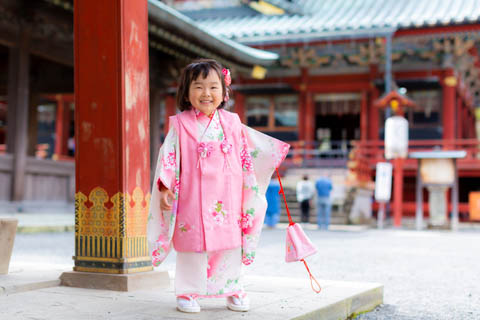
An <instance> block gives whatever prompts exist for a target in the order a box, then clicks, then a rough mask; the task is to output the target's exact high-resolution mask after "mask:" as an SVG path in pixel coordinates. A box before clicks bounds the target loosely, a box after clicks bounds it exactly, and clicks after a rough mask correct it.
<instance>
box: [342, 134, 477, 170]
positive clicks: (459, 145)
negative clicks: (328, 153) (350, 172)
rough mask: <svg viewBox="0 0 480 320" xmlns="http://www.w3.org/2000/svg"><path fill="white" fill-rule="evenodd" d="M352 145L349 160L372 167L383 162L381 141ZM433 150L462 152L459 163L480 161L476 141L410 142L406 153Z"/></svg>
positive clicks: (383, 147) (382, 143)
mask: <svg viewBox="0 0 480 320" xmlns="http://www.w3.org/2000/svg"><path fill="white" fill-rule="evenodd" d="M352 145H353V148H352V151H351V154H350V158H351V159H362V160H366V161H368V162H369V163H370V164H373V165H374V164H375V163H377V162H378V161H384V160H385V158H384V153H385V144H384V142H383V141H382V140H374V141H352ZM433 150H464V151H466V153H467V155H466V157H465V158H463V159H460V160H459V162H468V161H479V160H480V141H479V140H477V139H456V140H411V141H409V142H408V153H411V152H416V151H433ZM411 161H415V160H411Z"/></svg>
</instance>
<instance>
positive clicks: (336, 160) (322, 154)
mask: <svg viewBox="0 0 480 320" xmlns="http://www.w3.org/2000/svg"><path fill="white" fill-rule="evenodd" d="M289 144H290V145H291V148H290V151H289V153H288V156H287V159H286V161H285V165H286V166H288V167H303V168H308V167H346V165H347V160H348V155H349V153H350V150H351V149H352V145H351V144H350V141H347V140H344V141H328V142H318V141H313V142H306V141H292V142H289Z"/></svg>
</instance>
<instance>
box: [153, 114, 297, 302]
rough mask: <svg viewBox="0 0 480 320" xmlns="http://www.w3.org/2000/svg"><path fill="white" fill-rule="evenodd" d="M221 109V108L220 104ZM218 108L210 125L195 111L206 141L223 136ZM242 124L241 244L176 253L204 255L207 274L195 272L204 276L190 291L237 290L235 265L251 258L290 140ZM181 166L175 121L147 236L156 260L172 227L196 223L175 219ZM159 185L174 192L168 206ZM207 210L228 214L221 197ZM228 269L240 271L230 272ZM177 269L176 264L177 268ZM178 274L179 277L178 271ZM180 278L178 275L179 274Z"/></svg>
mask: <svg viewBox="0 0 480 320" xmlns="http://www.w3.org/2000/svg"><path fill="white" fill-rule="evenodd" d="M222 112H225V111H223V110H222ZM218 113H219V112H216V113H215V115H214V117H213V119H212V121H211V123H210V125H208V129H206V128H207V123H208V121H206V120H205V119H208V118H207V117H205V116H203V115H198V114H197V119H198V121H197V126H198V128H197V129H198V132H199V136H200V135H201V134H202V135H203V137H204V139H203V140H202V141H203V142H205V143H208V142H209V141H222V140H223V137H224V135H223V129H222V126H221V123H220V121H219V119H218ZM201 117H203V118H201ZM171 121H172V120H171ZM241 126H242V127H241V130H242V132H241V136H242V138H241V140H242V141H241V143H242V146H241V148H240V150H241V151H240V154H239V155H238V157H239V158H240V160H241V164H242V171H243V188H242V190H238V192H241V193H242V214H241V218H240V219H239V220H238V225H239V226H240V227H241V230H242V244H241V248H239V251H237V250H235V249H232V250H224V251H215V252H207V253H205V254H206V255H205V256H202V253H194V252H178V253H177V263H178V262H179V261H180V260H181V261H185V259H190V260H188V261H191V262H192V263H193V262H194V261H204V262H205V263H206V266H205V275H203V273H202V274H201V275H199V277H203V276H205V277H206V281H203V280H202V281H203V282H204V283H205V286H203V284H199V286H200V287H201V288H202V290H201V293H200V294H199V293H198V292H193V293H197V295H205V296H222V295H231V294H234V293H236V292H239V291H241V288H242V286H241V276H240V274H239V271H238V270H241V264H242V263H243V264H244V265H248V264H251V263H252V262H253V261H254V259H255V250H256V247H257V244H258V240H259V236H260V233H261V230H262V226H263V220H264V217H265V212H266V208H267V202H266V198H265V192H266V189H267V187H268V184H269V182H270V178H271V175H272V173H273V172H274V170H275V168H277V167H278V166H279V165H280V163H281V162H282V161H283V159H284V158H285V156H286V155H287V153H288V150H289V147H290V146H289V145H288V144H286V143H283V142H281V141H279V140H276V139H274V138H271V137H269V136H267V135H265V134H263V133H261V132H258V131H256V130H254V129H251V128H249V127H247V126H244V125H241ZM228 147H229V146H224V145H222V148H227V149H228ZM205 152H208V150H207V149H206V150H205ZM224 152H225V151H224ZM180 170H181V168H180V147H179V137H178V133H177V132H176V130H175V127H174V126H173V125H170V129H169V132H168V134H167V137H166V139H165V141H164V143H163V145H162V147H161V148H160V152H159V156H158V161H157V167H156V173H155V180H154V182H155V183H154V186H153V188H152V198H151V204H150V213H149V220H148V241H149V248H150V253H151V255H152V263H153V265H154V266H158V265H160V263H161V262H162V261H163V260H164V259H165V258H166V256H167V255H168V253H169V251H170V249H171V247H172V236H173V233H174V232H188V231H189V230H191V228H195V227H197V228H198V227H199V226H191V225H188V224H185V223H183V222H181V221H176V212H177V210H176V208H177V201H178V194H179V191H180V190H179V188H178V187H179V185H180V181H179V179H180ZM160 185H163V186H165V187H167V188H169V189H170V190H172V191H173V193H174V195H175V197H174V201H173V210H172V211H171V212H162V211H161V210H160V201H159V195H160V193H159V186H160ZM209 212H211V215H212V217H213V218H214V221H215V222H216V223H219V224H220V223H222V222H223V220H224V219H226V217H227V216H228V215H229V214H230V213H229V212H227V211H226V210H225V209H224V208H223V206H222V202H221V200H219V201H217V202H216V203H212V205H211V207H210V208H209ZM180 270H183V273H184V272H186V271H185V270H184V269H182V268H181V269H180ZM189 270H190V271H189V272H190V273H192V272H193V268H191V269H189ZM232 270H237V271H238V272H237V271H233V272H229V271H232ZM178 271H179V269H178V267H177V273H178ZM202 272H203V271H202ZM183 273H182V274H183ZM177 277H178V278H179V279H182V276H181V275H180V274H178V275H177ZM176 281H177V279H176ZM179 282H182V281H181V280H179ZM189 290H190V289H189V288H184V287H183V288H182V286H181V285H180V286H179V287H177V286H176V294H177V295H180V294H187V293H192V292H190V291H189Z"/></svg>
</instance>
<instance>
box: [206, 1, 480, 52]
mask: <svg viewBox="0 0 480 320" xmlns="http://www.w3.org/2000/svg"><path fill="white" fill-rule="evenodd" d="M275 1H277V2H279V1H280V0H275ZM271 2H274V1H273V0H271ZM291 3H293V4H295V5H296V6H297V7H301V8H303V10H302V11H303V13H304V14H299V13H297V14H291V13H290V14H288V13H287V14H285V15H277V16H267V15H256V16H243V17H242V16H240V17H238V16H236V17H235V16H228V15H223V14H221V12H217V14H216V13H215V9H211V10H210V14H209V15H205V13H204V15H203V17H208V16H209V18H201V19H199V20H196V21H197V23H198V24H199V25H200V26H202V27H204V28H205V29H206V30H209V31H210V32H212V33H213V34H216V35H219V36H224V37H227V38H230V39H232V40H236V41H239V42H242V43H246V44H255V43H278V42H288V41H298V40H306V39H318V40H321V39H327V38H329V39H332V38H342V37H343V38H355V37H371V36H372V37H373V36H379V35H382V34H386V33H391V32H394V31H395V30H397V29H412V28H420V27H432V26H445V25H455V24H469V23H478V22H479V20H480V0H293V1H292V2H291ZM298 11H299V10H297V12H298ZM290 12H292V11H290ZM199 14H200V13H199V12H197V15H199Z"/></svg>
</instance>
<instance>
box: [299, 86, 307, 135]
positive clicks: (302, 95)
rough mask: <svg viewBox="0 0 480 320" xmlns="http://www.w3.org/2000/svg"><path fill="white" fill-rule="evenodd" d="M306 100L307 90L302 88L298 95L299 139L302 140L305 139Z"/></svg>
mask: <svg viewBox="0 0 480 320" xmlns="http://www.w3.org/2000/svg"><path fill="white" fill-rule="evenodd" d="M300 89H302V87H300ZM305 101H306V95H305V91H304V90H301V91H300V94H299V95H298V140H300V141H303V140H305Z"/></svg>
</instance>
